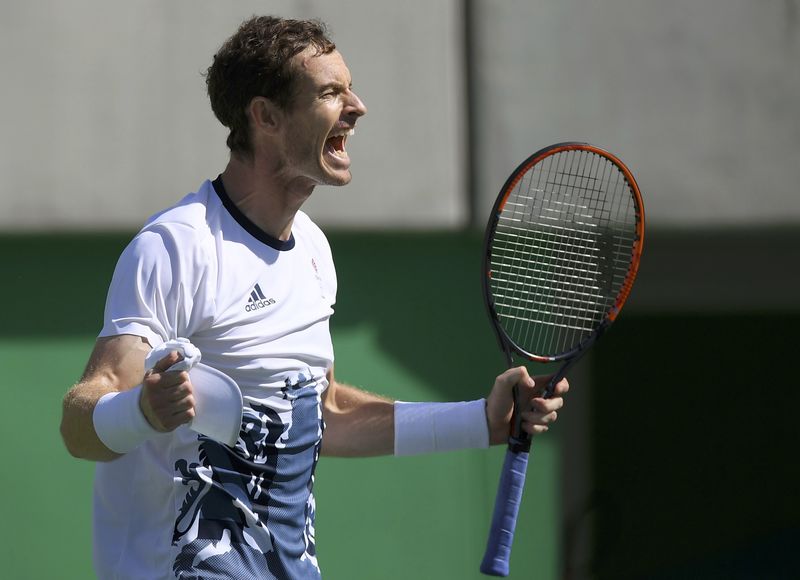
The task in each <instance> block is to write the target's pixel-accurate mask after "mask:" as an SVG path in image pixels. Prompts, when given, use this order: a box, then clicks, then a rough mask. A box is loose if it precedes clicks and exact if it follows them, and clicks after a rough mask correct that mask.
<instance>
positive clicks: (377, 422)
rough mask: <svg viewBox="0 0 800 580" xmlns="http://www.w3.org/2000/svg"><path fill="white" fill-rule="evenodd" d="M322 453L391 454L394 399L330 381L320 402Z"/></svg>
mask: <svg viewBox="0 0 800 580" xmlns="http://www.w3.org/2000/svg"><path fill="white" fill-rule="evenodd" d="M323 418H324V420H325V433H324V435H323V437H322V454H323V455H328V456H334V457H370V456H376V455H391V454H392V453H394V403H393V401H391V400H389V399H386V398H383V397H380V396H378V395H374V394H372V393H368V392H366V391H362V390H360V389H357V388H356V387H352V386H350V385H345V384H342V383H337V382H336V381H335V380H331V381H330V384H329V386H328V390H327V391H326V393H325V397H324V405H323Z"/></svg>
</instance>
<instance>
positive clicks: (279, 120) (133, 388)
mask: <svg viewBox="0 0 800 580" xmlns="http://www.w3.org/2000/svg"><path fill="white" fill-rule="evenodd" d="M207 85H208V94H209V97H210V100H211V106H212V109H213V111H214V113H215V114H216V116H217V117H218V119H219V120H220V121H221V122H222V123H223V124H224V125H225V126H226V127H227V128H228V129H229V130H230V135H229V137H228V139H227V144H228V146H229V148H230V150H231V155H230V160H229V163H228V164H227V166H226V168H225V170H224V171H223V172H222V174H221V175H220V176H219V177H217V178H215V179H212V180H209V181H206V182H204V183H203V184H202V185H201V186H200V187H199V189H198V190H197V191H196V192H194V193H191V194H189V195H187V196H186V197H184V198H183V199H182V200H181V201H180V202H178V203H177V204H176V205H175V206H173V207H171V208H169V209H167V210H165V211H163V212H161V213H159V214H157V215H155V216H153V217H152V218H150V220H149V221H148V222H147V223H146V224H145V225H144V227H143V228H142V230H141V231H140V232H139V233H138V234H137V235H136V236H135V238H134V239H133V240H132V242H131V243H130V244H129V246H128V247H127V248H126V249H125V250H124V252H123V253H122V255H121V257H120V259H119V262H118V264H117V267H116V270H115V272H114V276H113V280H112V282H111V285H110V288H109V292H108V298H107V302H106V309H105V315H104V325H103V328H102V331H101V332H100V335H99V337H98V339H97V342H96V345H95V348H94V350H93V352H92V354H91V357H90V359H89V362H88V364H87V366H86V370H85V372H84V375H83V377H82V378H81V380H80V382H79V383H78V384H76V385H75V386H74V387H73V388H72V389H71V390H70V391H69V392H68V394H67V395H66V396H65V398H64V408H63V418H62V424H61V432H62V435H63V438H64V441H65V444H66V446H67V448H68V450H69V451H70V453H71V454H72V455H74V456H75V457H79V458H84V459H89V460H93V461H97V462H98V464H97V469H96V475H95V491H94V563H95V569H96V572H97V575H98V576H99V577H100V578H102V579H109V578H120V579H122V578H148V579H154V578H215V579H222V578H248V579H251V578H281V579H283V578H303V579H308V578H317V577H319V574H320V573H319V566H318V563H317V558H316V553H315V539H314V497H313V493H312V487H313V483H314V468H315V465H316V462H317V459H318V457H319V455H320V453H324V454H327V455H335V456H369V455H382V454H392V453H394V454H419V453H429V452H434V451H446V450H451V449H462V448H469V447H486V446H488V445H490V444H498V443H505V442H506V441H507V437H508V430H509V422H510V417H511V410H512V389H513V387H515V386H517V387H519V390H520V391H521V392H522V393H523V399H524V401H525V403H524V405H523V407H525V408H527V409H530V410H526V411H525V412H524V413H522V417H523V419H524V422H523V428H524V429H525V431H527V432H529V433H531V434H538V433H542V432H543V431H546V430H547V428H548V425H549V424H551V423H552V422H553V421H554V420H555V419H556V414H557V411H558V409H560V408H561V406H562V404H563V398H562V395H563V394H564V393H565V392H566V391H567V389H568V385H567V382H566V381H562V382H561V383H559V385H558V387H557V389H556V395H555V396H554V397H553V398H551V399H548V400H545V399H542V398H539V397H538V396H537V395H539V394H541V390H540V389H539V385H541V384H544V379H541V380H538V379H536V380H534V378H532V377H530V376H529V375H528V373H527V371H526V370H525V368H524V367H519V368H514V369H511V370H509V371H507V372H505V373H503V374H501V375H500V376H499V377H497V379H496V381H495V383H494V385H493V387H492V388H491V390H490V392H489V394H488V396H487V398H486V399H485V400H484V399H481V400H478V401H467V402H459V403H404V402H395V401H391V400H388V399H384V398H382V397H378V396H376V395H373V394H369V393H367V392H365V391H361V390H358V389H356V388H354V387H351V386H348V385H345V384H343V383H341V382H339V381H337V380H336V379H335V378H334V374H333V360H334V355H333V346H332V343H331V337H330V333H329V319H330V317H331V315H332V313H333V309H332V306H333V304H334V301H335V297H336V273H335V270H334V265H333V260H332V258H331V251H330V248H329V246H328V243H327V241H326V239H325V236H324V235H323V233H322V232H321V231H320V229H319V228H318V227H317V226H316V225H315V224H314V223H313V222H312V221H311V220H310V219H309V217H308V216H307V215H306V214H305V213H303V212H302V211H301V209H300V208H301V206H302V205H303V203H304V202H305V201H306V200H307V199H308V198H309V196H310V195H311V194H312V192H313V191H314V188H315V187H316V186H317V185H323V184H324V185H345V184H347V183H348V182H349V181H350V179H351V175H350V158H349V157H348V154H347V149H346V147H345V145H346V143H347V140H348V138H349V137H350V136H351V135H352V134H353V130H354V129H355V126H356V123H357V121H358V120H359V119H360V118H361V117H362V116H363V115H364V114H365V113H366V112H367V109H366V107H365V106H364V103H363V102H362V101H361V100H360V99H359V97H358V96H357V95H356V93H355V92H353V87H352V83H351V78H350V71H349V70H348V68H347V66H346V65H345V62H344V60H343V59H342V55H341V54H340V53H339V52H338V51H337V50H336V47H335V45H334V43H333V42H332V41H331V39H330V38H329V37H328V36H327V33H326V31H325V28H324V25H322V24H321V23H319V22H317V21H295V20H286V19H280V18H272V17H254V18H252V19H250V20H248V21H246V22H244V23H243V24H242V25H241V27H240V28H239V29H238V31H237V32H236V33H235V34H234V35H233V36H232V37H231V38H230V39H229V40H227V41H226V42H225V44H224V45H223V46H222V47H221V49H220V50H219V51H218V53H217V54H216V55H215V56H214V59H213V63H212V65H211V67H210V68H209V69H208V73H207ZM231 433H232V436H230V437H229V434H231Z"/></svg>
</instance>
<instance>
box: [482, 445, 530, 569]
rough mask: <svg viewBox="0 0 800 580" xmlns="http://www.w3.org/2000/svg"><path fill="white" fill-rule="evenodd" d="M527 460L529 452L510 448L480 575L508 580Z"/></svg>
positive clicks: (504, 464) (495, 503) (501, 478)
mask: <svg viewBox="0 0 800 580" xmlns="http://www.w3.org/2000/svg"><path fill="white" fill-rule="evenodd" d="M528 456H529V452H528V451H521V450H514V449H513V448H511V447H509V449H508V451H506V459H505V461H504V462H503V471H502V473H501V474H500V485H499V487H498V489H497V497H496V498H495V501H494V514H493V515H492V528H491V530H490V531H489V540H488V541H487V542H486V552H485V553H484V555H483V561H482V562H481V572H483V573H484V574H488V575H490V576H508V569H509V561H510V560H511V544H512V543H513V542H514V528H515V527H516V526H517V513H518V512H519V504H520V502H521V501H522V490H523V488H524V487H525V474H526V472H527V470H528Z"/></svg>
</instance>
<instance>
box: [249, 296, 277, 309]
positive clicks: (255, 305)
mask: <svg viewBox="0 0 800 580" xmlns="http://www.w3.org/2000/svg"><path fill="white" fill-rule="evenodd" d="M273 304H275V299H274V298H267V299H266V300H251V301H250V302H248V303H247V305H246V306H245V307H244V309H245V312H253V311H254V310H258V309H259V308H266V307H267V306H272V305H273Z"/></svg>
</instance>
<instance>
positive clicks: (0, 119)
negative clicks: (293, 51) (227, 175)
mask: <svg viewBox="0 0 800 580" xmlns="http://www.w3.org/2000/svg"><path fill="white" fill-rule="evenodd" d="M254 13H259V14H262V13H266V14H269V13H280V14H281V15H284V16H292V17H321V18H322V19H323V20H325V21H326V22H327V23H328V24H329V26H330V29H331V32H332V34H333V37H334V40H335V41H336V43H337V45H338V46H339V49H340V50H341V52H342V53H343V54H344V56H345V59H346V60H347V62H348V64H349V66H350V69H351V72H352V75H353V82H354V86H355V88H356V89H357V90H358V92H359V94H360V96H361V97H362V98H363V99H364V101H365V102H366V104H367V106H368V108H369V110H370V112H369V114H368V116H367V117H366V118H365V119H364V120H363V122H362V123H360V125H359V128H358V131H357V133H356V135H355V136H354V137H353V138H352V139H351V140H350V141H349V142H348V149H349V150H350V153H351V157H352V158H353V174H354V181H353V184H352V185H351V186H350V187H348V188H344V189H336V190H333V189H330V188H322V189H320V190H318V192H317V193H316V195H315V196H314V197H315V199H314V200H313V202H312V203H311V204H310V205H309V211H310V212H312V213H313V214H314V215H315V216H316V217H317V218H318V219H319V220H320V221H321V222H323V223H326V224H332V225H351V226H364V225H368V226H372V227H381V226H391V225H395V224H403V225H404V226H412V227H418V228H440V227H445V228H449V227H454V226H458V225H460V224H462V223H464V221H465V219H466V214H465V211H466V210H465V207H464V204H463V203H462V200H461V198H462V191H463V186H462V185H461V182H460V179H461V175H462V173H463V170H462V167H461V165H462V161H461V160H462V158H463V155H462V152H461V151H462V147H463V143H462V140H461V139H460V138H459V135H460V129H459V126H460V123H461V120H462V117H463V113H462V110H461V109H462V106H461V102H462V101H463V95H462V91H461V86H460V83H461V76H460V72H461V69H462V65H461V62H460V59H461V52H460V49H461V41H460V39H459V35H460V22H461V18H460V17H459V15H458V3H457V2H456V1H455V0H447V1H437V2H434V3H429V2H426V1H424V0H404V2H402V3H396V4H392V3H373V2H368V1H366V0H345V1H341V2H336V3H335V5H333V4H332V3H330V2H323V1H322V0H319V1H310V0H308V1H302V2H301V1H298V2H277V1H266V2H265V1H260V2H256V1H252V0H248V1H241V2H235V3H221V2H216V1H211V0H202V1H199V0H169V1H163V0H137V1H136V2H103V1H102V0H74V1H70V2H60V1H59V0H32V1H30V2H24V3H23V2H17V3H13V2H5V3H3V6H2V8H0V70H2V71H3V78H2V81H0V82H1V83H2V94H3V96H2V105H3V106H2V107H0V126H2V128H3V130H2V132H0V174H2V176H3V179H2V182H1V183H0V229H2V230H6V231H8V230H21V229H47V228H57V229H75V228H80V229H84V228H89V229H114V228H121V227H122V228H134V227H137V226H138V225H140V224H141V222H142V221H143V220H144V219H145V218H146V217H147V216H148V215H150V214H151V213H153V212H155V211H157V210H159V209H161V208H162V207H163V206H165V205H166V204H168V203H171V202H172V201H173V200H177V199H178V198H179V197H182V196H183V195H184V194H185V193H188V192H189V191H193V190H194V189H195V188H196V187H197V186H199V184H200V183H201V182H202V180H204V179H206V178H208V177H211V178H213V177H216V175H217V174H218V173H219V172H220V171H221V170H222V169H223V168H224V166H225V163H226V161H227V149H226V148H225V137H226V135H227V132H226V131H225V130H224V129H223V128H222V127H221V125H219V123H218V122H217V121H216V119H215V118H214V117H213V115H212V113H211V111H210V107H209V106H208V101H207V97H206V95H205V84H204V79H203V78H202V76H201V72H202V71H204V70H205V69H206V68H207V67H208V65H209V64H210V62H211V57H212V55H213V54H214V52H215V51H216V49H217V48H218V47H219V45H220V44H221V43H222V42H223V41H224V40H225V38H227V37H228V36H229V35H230V34H232V33H233V32H234V31H235V29H236V27H237V26H238V25H239V23H240V22H241V21H242V20H243V19H245V18H247V17H248V16H250V15H252V14H254ZM420 15H424V17H423V16H420ZM423 202H424V204H423Z"/></svg>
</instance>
